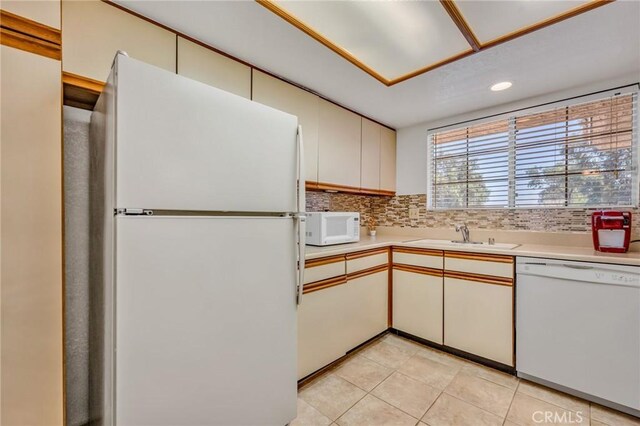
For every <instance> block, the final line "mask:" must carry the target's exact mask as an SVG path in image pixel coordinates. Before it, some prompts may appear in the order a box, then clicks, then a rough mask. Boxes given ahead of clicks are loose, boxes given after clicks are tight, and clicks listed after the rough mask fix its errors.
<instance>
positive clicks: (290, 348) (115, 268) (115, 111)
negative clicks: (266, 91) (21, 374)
mask: <svg viewBox="0 0 640 426" xmlns="http://www.w3.org/2000/svg"><path fill="white" fill-rule="evenodd" d="M91 145H92V158H91V171H92V188H91V189H92V211H93V219H92V220H93V223H92V240H93V241H92V268H93V270H92V278H93V282H92V286H93V287H94V294H93V301H92V308H91V310H92V314H91V315H92V319H93V320H94V321H95V322H94V324H93V328H94V331H95V335H96V337H95V338H93V340H92V342H93V352H94V353H93V354H92V366H91V369H92V379H91V385H90V388H91V397H90V400H91V413H92V420H93V421H96V422H98V423H102V424H106V425H285V424H287V423H289V422H290V421H291V420H293V419H294V418H295V417H296V399H297V398H296V395H297V383H296V363H297V353H296V304H297V302H298V300H299V297H300V293H301V286H302V284H301V283H302V273H303V271H304V214H303V212H304V205H305V203H304V179H303V178H302V177H303V176H304V171H303V170H302V169H303V164H304V161H303V153H302V137H301V131H300V128H299V127H298V120H297V118H296V117H294V116H292V115H289V114H286V113H283V112H281V111H278V110H275V109H273V108H269V107H267V106H264V105H261V104H258V103H255V102H252V101H250V100H247V99H245V98H242V97H239V96H236V95H233V94H230V93H227V92H224V91H222V90H218V89H216V88H213V87H211V86H207V85H205V84H202V83H199V82H196V81H193V80H190V79H188V78H185V77H182V76H179V75H176V74H174V73H171V72H168V71H165V70H162V69H159V68H156V67H154V66H151V65H148V64H145V63H142V62H140V61H137V60H134V59H132V58H129V57H128V56H127V55H126V54H123V53H119V54H118V55H116V58H115V60H114V64H113V68H112V72H111V75H110V76H109V79H108V81H107V84H106V87H105V90H104V92H103V93H102V94H101V96H100V98H99V100H98V102H97V104H96V107H95V110H94V112H93V114H92V118H91Z"/></svg>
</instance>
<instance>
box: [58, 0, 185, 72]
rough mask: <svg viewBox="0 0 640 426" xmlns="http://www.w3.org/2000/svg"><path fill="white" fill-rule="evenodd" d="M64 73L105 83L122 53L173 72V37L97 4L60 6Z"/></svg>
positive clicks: (157, 28) (133, 17) (174, 65)
mask: <svg viewBox="0 0 640 426" xmlns="http://www.w3.org/2000/svg"><path fill="white" fill-rule="evenodd" d="M62 45H63V46H64V48H63V49H62V67H63V70H64V71H67V72H70V73H73V74H78V75H80V76H83V77H89V78H92V79H95V80H99V81H105V80H106V79H107V77H108V76H109V72H110V70H111V64H112V62H113V58H114V56H115V54H116V52H117V51H118V50H123V51H125V52H127V53H128V54H129V56H131V57H132V58H135V59H139V60H141V61H144V62H147V63H149V64H152V65H155V66H157V67H160V68H164V69H167V70H169V71H174V72H175V70H176V35H175V34H174V33H172V32H170V31H167V30H165V29H163V28H160V27H159V26H157V25H154V24H152V23H150V22H147V21H145V20H143V19H140V18H138V17H136V16H134V15H132V14H130V13H127V12H125V11H123V10H120V9H118V8H116V7H113V6H111V5H109V4H107V3H104V2H102V1H98V0H91V1H69V0H67V1H63V2H62Z"/></svg>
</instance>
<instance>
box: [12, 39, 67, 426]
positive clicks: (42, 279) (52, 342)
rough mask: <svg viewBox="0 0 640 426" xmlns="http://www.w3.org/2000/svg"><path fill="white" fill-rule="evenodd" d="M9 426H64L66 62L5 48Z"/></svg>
mask: <svg viewBox="0 0 640 426" xmlns="http://www.w3.org/2000/svg"><path fill="white" fill-rule="evenodd" d="M0 50H1V52H0V56H1V57H2V61H1V71H0V74H2V80H1V90H0V92H1V93H2V97H1V98H2V103H1V106H0V109H1V110H2V115H1V120H0V122H1V124H0V151H1V152H2V156H1V164H0V180H1V181H2V204H1V206H0V217H2V233H1V234H0V245H2V248H3V250H2V260H1V262H2V298H1V299H0V303H1V305H2V306H1V310H2V322H1V327H2V356H1V359H2V364H1V366H0V369H1V370H2V404H1V407H0V412H1V413H2V417H1V418H0V423H2V424H7V425H10V424H31V425H45V424H46V425H59V424H62V423H63V404H64V402H63V383H62V379H63V371H62V366H63V360H62V350H63V347H62V328H63V324H62V274H63V270H62V264H63V263H62V205H61V204H62V203H61V201H62V197H61V194H62V188H61V183H62V170H61V165H62V151H61V146H62V143H61V128H62V123H61V118H62V111H61V108H62V91H61V85H60V61H56V60H54V59H50V58H45V57H43V56H38V55H35V54H33V53H29V52H25V51H22V50H18V49H14V48H11V47H7V46H1V47H0Z"/></svg>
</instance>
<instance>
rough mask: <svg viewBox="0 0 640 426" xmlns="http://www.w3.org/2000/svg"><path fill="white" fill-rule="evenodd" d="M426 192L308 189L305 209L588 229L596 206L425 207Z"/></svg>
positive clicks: (438, 222) (412, 223)
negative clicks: (356, 192)
mask: <svg viewBox="0 0 640 426" xmlns="http://www.w3.org/2000/svg"><path fill="white" fill-rule="evenodd" d="M426 206H427V196H426V195H425V194H418V195H398V196H395V197H390V198H389V197H375V196H367V195H351V194H338V193H328V192H307V210H308V211H355V212H360V217H361V221H362V222H361V223H362V224H363V225H369V224H370V223H371V221H372V220H373V221H375V224H376V225H378V226H398V227H411V228H453V227H454V226H455V225H456V224H460V223H466V224H467V225H468V226H469V227H470V228H476V229H501V230H511V231H543V232H591V213H593V212H594V211H595V210H596V209H504V210H502V209H477V210H446V211H433V210H431V211H427V207H426ZM409 208H418V209H419V215H418V219H409ZM623 210H631V212H632V213H633V225H632V226H633V234H634V235H638V234H640V209H623Z"/></svg>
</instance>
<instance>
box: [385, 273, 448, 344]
mask: <svg viewBox="0 0 640 426" xmlns="http://www.w3.org/2000/svg"><path fill="white" fill-rule="evenodd" d="M442 294H443V282H442V276H434V275H427V274H421V273H417V272H408V271H401V270H398V269H394V271H393V328H395V329H397V330H400V331H404V332H406V333H409V334H413V335H414V336H417V337H421V338H423V339H426V340H430V341H432V342H435V343H438V344H442V341H443V339H442Z"/></svg>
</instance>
